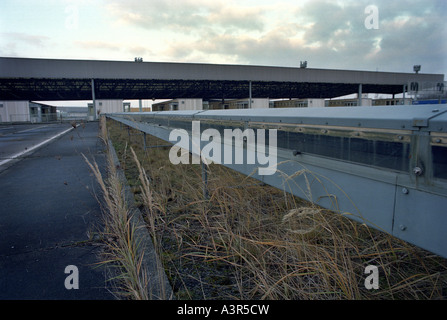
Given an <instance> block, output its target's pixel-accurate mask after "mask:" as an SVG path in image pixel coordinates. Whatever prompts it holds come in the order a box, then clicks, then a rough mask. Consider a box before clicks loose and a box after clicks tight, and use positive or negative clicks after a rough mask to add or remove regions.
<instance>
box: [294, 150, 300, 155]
mask: <svg viewBox="0 0 447 320" xmlns="http://www.w3.org/2000/svg"><path fill="white" fill-rule="evenodd" d="M299 154H301V151H298V150H293V155H294V156H297V155H299Z"/></svg>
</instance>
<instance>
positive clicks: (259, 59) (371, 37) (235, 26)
mask: <svg viewBox="0 0 447 320" xmlns="http://www.w3.org/2000/svg"><path fill="white" fill-rule="evenodd" d="M371 6H372V7H371ZM446 15H447V1H446V0H407V1H402V0H393V1H391V0H343V1H341V0H340V1H325V0H317V1H312V0H308V1H304V0H279V1H274V0H268V1H267V0H175V1H174V0H76V1H75V0H65V1H64V0H1V1H0V56H3V57H38V58H68V59H105V60H134V58H135V57H142V58H143V59H144V61H175V62H204V63H224V64H251V65H274V66H299V64H300V61H304V60H306V61H308V67H309V68H332V69H353V70H373V71H376V70H379V71H402V72H412V71H413V65H415V64H421V65H422V71H421V72H427V73H443V74H447V64H446V57H447V41H446V40H447V33H446V32H447V29H446V22H445V21H446Z"/></svg>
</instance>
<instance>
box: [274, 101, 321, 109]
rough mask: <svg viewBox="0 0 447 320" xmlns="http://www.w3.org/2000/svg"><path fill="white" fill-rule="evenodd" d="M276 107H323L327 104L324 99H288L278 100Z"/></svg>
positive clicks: (275, 103)
mask: <svg viewBox="0 0 447 320" xmlns="http://www.w3.org/2000/svg"><path fill="white" fill-rule="evenodd" d="M273 106H274V108H323V107H325V106H326V104H325V100H324V99H288V100H276V101H274V102H273Z"/></svg>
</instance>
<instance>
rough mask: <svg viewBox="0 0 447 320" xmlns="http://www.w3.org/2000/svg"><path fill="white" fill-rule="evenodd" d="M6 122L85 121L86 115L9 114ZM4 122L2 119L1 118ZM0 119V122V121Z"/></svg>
mask: <svg viewBox="0 0 447 320" xmlns="http://www.w3.org/2000/svg"><path fill="white" fill-rule="evenodd" d="M8 120H9V121H7V122H31V123H41V122H45V123H46V122H63V121H74V120H77V121H87V120H88V115H87V114H86V113H44V114H41V115H35V114H29V113H28V114H10V115H9V118H8ZM2 121H3V122H5V121H4V120H2ZM2 121H0V122H2Z"/></svg>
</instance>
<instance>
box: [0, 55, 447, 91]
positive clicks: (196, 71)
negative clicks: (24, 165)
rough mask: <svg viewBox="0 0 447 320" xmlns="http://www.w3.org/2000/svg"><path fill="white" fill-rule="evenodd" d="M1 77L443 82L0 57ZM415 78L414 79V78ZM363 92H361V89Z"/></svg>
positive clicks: (389, 75) (366, 74)
mask: <svg viewBox="0 0 447 320" xmlns="http://www.w3.org/2000/svg"><path fill="white" fill-rule="evenodd" d="M0 70H2V74H1V77H3V78H5V77H8V78H90V79H91V78H95V79H164V80H173V79H177V80H223V81H250V80H251V81H267V82H277V81H278V82H281V81H285V82H309V83H357V84H360V83H362V84H387V85H400V86H403V85H404V84H406V83H408V82H411V81H416V80H417V81H432V82H439V81H441V82H442V81H444V75H442V74H435V75H431V74H418V75H415V74H414V73H395V72H373V71H350V70H324V69H312V68H306V69H302V68H298V67H272V66H249V65H223V64H198V63H164V62H134V61H100V60H96V61H95V60H61V59H30V58H0ZM415 79H416V80H415ZM364 92H365V91H364Z"/></svg>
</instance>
